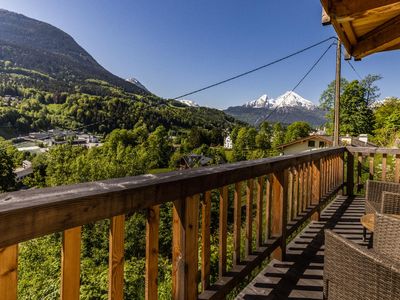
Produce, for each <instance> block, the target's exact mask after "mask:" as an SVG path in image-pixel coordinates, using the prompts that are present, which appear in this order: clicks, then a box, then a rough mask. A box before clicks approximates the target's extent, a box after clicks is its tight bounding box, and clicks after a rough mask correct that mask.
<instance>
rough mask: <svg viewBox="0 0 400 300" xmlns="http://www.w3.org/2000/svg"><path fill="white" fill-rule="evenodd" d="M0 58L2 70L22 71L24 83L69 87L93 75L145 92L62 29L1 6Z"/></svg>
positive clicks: (145, 92)
mask: <svg viewBox="0 0 400 300" xmlns="http://www.w3.org/2000/svg"><path fill="white" fill-rule="evenodd" d="M0 60H2V61H3V62H7V63H6V64H4V63H3V64H0V67H1V71H2V73H6V74H18V75H22V77H20V82H22V83H24V84H25V85H27V86H32V85H35V86H38V85H39V86H41V87H43V88H46V89H52V90H57V89H63V90H66V89H69V90H71V89H73V88H74V86H75V85H76V84H82V82H85V80H87V79H95V80H100V81H105V82H108V83H110V84H112V85H115V86H117V87H119V88H122V89H124V90H125V91H127V92H132V93H139V94H147V93H148V92H147V91H146V90H144V89H142V88H141V87H139V86H136V85H135V84H133V83H131V82H128V81H126V80H124V79H122V78H119V77H117V76H115V75H113V74H111V73H110V72H108V71H107V70H106V69H104V68H103V67H102V66H101V65H100V64H98V63H97V62H96V61H95V60H94V59H93V57H92V56H90V54H89V53H87V52H86V51H85V50H84V49H83V48H82V47H80V46H79V45H78V44H77V43H76V42H75V41H74V39H73V38H72V37H71V36H69V35H68V34H67V33H65V32H63V31H62V30H60V29H58V28H56V27H54V26H52V25H49V24H47V23H44V22H41V21H37V20H34V19H31V18H28V17H26V16H24V15H21V14H16V13H13V12H10V11H7V10H2V9H0ZM28 70H33V71H36V73H35V72H29V71H28ZM23 76H25V77H23ZM26 76H27V77H26Z"/></svg>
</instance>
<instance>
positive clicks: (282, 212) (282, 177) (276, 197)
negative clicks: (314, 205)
mask: <svg viewBox="0 0 400 300" xmlns="http://www.w3.org/2000/svg"><path fill="white" fill-rule="evenodd" d="M272 176H273V180H272V203H271V210H272V226H271V235H272V236H273V237H282V243H281V246H280V247H278V248H277V249H276V250H275V251H274V252H273V253H272V254H271V257H272V258H275V259H278V260H282V259H283V258H284V256H285V250H286V212H287V193H286V191H287V186H288V173H287V170H285V171H280V172H274V173H273V174H272Z"/></svg>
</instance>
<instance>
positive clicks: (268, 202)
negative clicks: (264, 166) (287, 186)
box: [265, 174, 272, 241]
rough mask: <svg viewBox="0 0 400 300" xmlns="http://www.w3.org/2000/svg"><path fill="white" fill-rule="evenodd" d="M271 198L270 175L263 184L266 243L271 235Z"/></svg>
mask: <svg viewBox="0 0 400 300" xmlns="http://www.w3.org/2000/svg"><path fill="white" fill-rule="evenodd" d="M271 198H272V184H271V175H270V174H269V175H267V176H266V182H265V241H268V239H269V238H270V234H271Z"/></svg>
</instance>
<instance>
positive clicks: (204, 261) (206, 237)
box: [201, 191, 211, 290]
mask: <svg viewBox="0 0 400 300" xmlns="http://www.w3.org/2000/svg"><path fill="white" fill-rule="evenodd" d="M201 219H202V221H201V244H202V247H201V286H202V289H203V290H205V289H208V287H209V286H210V259H211V242H210V238H211V228H210V226H211V191H207V192H205V193H204V199H203V202H202V205H201Z"/></svg>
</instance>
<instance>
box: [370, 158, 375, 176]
mask: <svg viewBox="0 0 400 300" xmlns="http://www.w3.org/2000/svg"><path fill="white" fill-rule="evenodd" d="M374 159H375V158H374V153H370V154H369V179H370V180H373V179H374Z"/></svg>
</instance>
